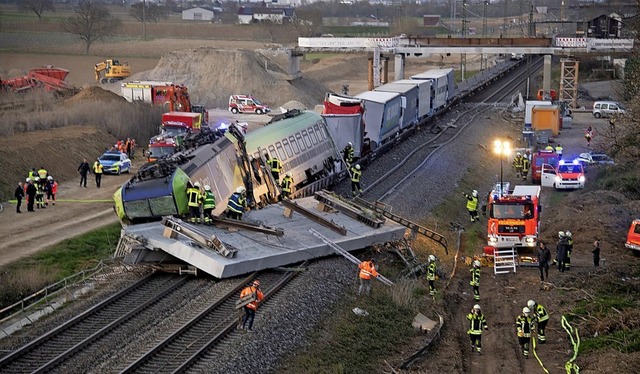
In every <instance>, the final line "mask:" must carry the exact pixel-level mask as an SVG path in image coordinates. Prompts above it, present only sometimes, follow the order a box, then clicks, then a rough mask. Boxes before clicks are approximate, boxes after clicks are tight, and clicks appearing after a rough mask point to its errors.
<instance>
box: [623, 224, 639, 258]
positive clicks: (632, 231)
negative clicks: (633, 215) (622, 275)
mask: <svg viewBox="0 0 640 374" xmlns="http://www.w3.org/2000/svg"><path fill="white" fill-rule="evenodd" d="M624 246H625V247H627V248H629V249H631V250H633V251H636V253H640V218H639V219H634V220H633V222H631V226H630V227H629V233H628V234H627V242H626V243H625V244H624Z"/></svg>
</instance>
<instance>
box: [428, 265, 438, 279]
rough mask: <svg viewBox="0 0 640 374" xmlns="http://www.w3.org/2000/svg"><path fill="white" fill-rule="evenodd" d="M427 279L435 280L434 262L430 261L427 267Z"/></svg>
mask: <svg viewBox="0 0 640 374" xmlns="http://www.w3.org/2000/svg"><path fill="white" fill-rule="evenodd" d="M427 280H436V262H435V261H431V262H430V263H429V266H428V267H427Z"/></svg>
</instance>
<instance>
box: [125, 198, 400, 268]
mask: <svg viewBox="0 0 640 374" xmlns="http://www.w3.org/2000/svg"><path fill="white" fill-rule="evenodd" d="M295 202H296V203H297V204H298V205H299V206H301V207H303V208H305V209H307V210H309V211H312V212H313V213H315V214H316V215H317V216H319V217H322V218H324V220H325V221H326V220H328V221H333V223H335V224H336V225H338V226H342V227H344V228H345V229H346V235H341V233H339V232H336V231H335V230H332V229H331V228H330V227H327V226H326V224H325V225H323V224H320V223H319V222H316V221H314V220H313V219H311V218H308V217H306V216H305V215H303V214H300V213H296V212H293V213H292V214H290V213H291V212H286V213H287V214H285V209H286V208H285V206H284V205H283V204H274V205H270V206H267V207H266V208H264V209H260V210H255V211H250V212H247V213H245V215H244V217H243V222H253V223H261V224H263V225H264V226H269V227H273V228H278V229H281V230H282V231H283V232H284V235H283V236H281V237H278V236H276V235H266V234H263V233H260V232H255V231H247V230H242V229H237V230H236V229H232V230H230V229H228V228H218V227H215V226H205V225H189V224H186V223H185V225H186V226H187V227H194V228H197V230H198V231H199V232H202V233H203V234H206V235H215V236H216V237H217V239H219V240H220V241H221V242H222V243H223V244H224V245H225V246H228V247H230V248H233V249H235V250H236V252H235V253H234V255H235V256H234V257H233V258H228V257H224V256H222V255H220V254H219V253H218V252H216V251H215V250H213V249H210V248H206V247H203V246H201V245H199V244H197V243H196V241H194V240H192V239H190V238H188V237H186V236H184V235H177V236H174V238H170V237H166V236H164V235H163V233H164V231H165V229H166V227H165V226H164V225H162V224H161V223H159V222H154V223H146V224H140V225H132V226H126V227H125V228H123V234H126V235H127V236H130V237H136V238H137V240H138V241H139V242H141V243H142V244H140V245H137V246H135V247H134V248H132V249H130V251H129V252H128V253H127V254H126V256H125V262H126V263H128V264H132V265H133V264H142V263H146V264H148V263H168V262H175V261H176V260H180V261H183V262H184V263H187V264H190V265H192V266H194V267H196V268H197V269H198V270H200V271H204V272H205V273H208V274H210V275H212V276H214V277H217V278H228V277H234V276H237V275H241V274H246V273H250V272H254V271H259V270H264V269H269V268H274V267H279V266H286V265H290V264H294V263H297V262H301V261H305V260H311V259H316V258H320V257H325V256H328V255H333V254H335V252H334V251H333V250H332V249H331V248H330V247H329V246H328V245H327V244H325V243H324V242H322V241H321V240H320V239H318V238H316V237H314V236H313V235H312V234H311V233H310V232H309V229H312V228H313V229H315V230H316V231H318V232H320V233H321V234H322V235H324V236H325V237H327V238H329V239H330V240H331V241H333V242H334V243H336V244H337V245H339V246H340V247H342V248H344V249H345V250H347V251H354V250H358V249H363V248H366V247H369V246H371V245H374V244H381V243H385V242H389V241H395V240H400V239H402V238H403V236H404V233H405V229H406V228H405V227H404V226H402V225H399V224H397V223H395V222H392V221H390V220H385V221H384V223H383V224H382V225H381V226H380V227H378V228H372V227H370V226H368V225H367V224H365V223H363V222H360V221H358V220H356V219H354V218H351V217H349V216H347V215H346V214H344V213H340V212H339V211H337V210H330V211H322V210H321V208H320V207H319V204H318V201H317V200H315V199H314V198H313V197H307V198H302V199H296V200H295ZM287 216H289V217H287Z"/></svg>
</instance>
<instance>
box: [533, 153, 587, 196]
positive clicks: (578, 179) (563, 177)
mask: <svg viewBox="0 0 640 374" xmlns="http://www.w3.org/2000/svg"><path fill="white" fill-rule="evenodd" d="M585 181H586V178H585V176H584V166H583V165H582V163H581V162H580V161H579V160H573V161H570V162H569V161H565V160H560V161H559V162H558V166H556V167H554V166H552V165H548V164H544V165H542V176H541V184H542V187H554V188H555V189H557V190H567V189H574V188H584V182H585Z"/></svg>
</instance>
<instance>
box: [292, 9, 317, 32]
mask: <svg viewBox="0 0 640 374" xmlns="http://www.w3.org/2000/svg"><path fill="white" fill-rule="evenodd" d="M291 24H292V25H293V27H294V28H295V29H296V31H297V32H298V35H300V36H302V37H309V36H320V35H321V34H322V26H323V22H322V9H320V8H317V7H313V8H312V7H305V8H300V9H299V10H296V18H295V19H294V20H292V21H291Z"/></svg>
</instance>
